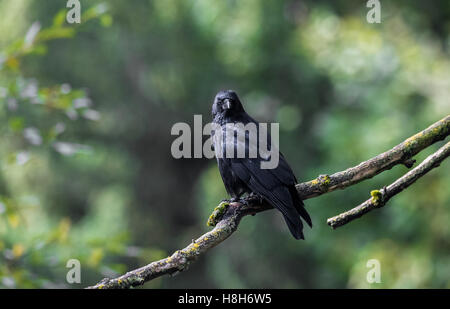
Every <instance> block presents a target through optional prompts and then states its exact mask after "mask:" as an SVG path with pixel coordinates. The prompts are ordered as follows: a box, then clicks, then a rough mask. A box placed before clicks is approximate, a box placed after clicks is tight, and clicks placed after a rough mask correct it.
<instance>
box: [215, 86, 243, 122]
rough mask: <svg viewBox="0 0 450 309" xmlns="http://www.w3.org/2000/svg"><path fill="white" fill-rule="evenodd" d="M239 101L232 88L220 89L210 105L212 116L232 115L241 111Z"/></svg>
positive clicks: (223, 116)
mask: <svg viewBox="0 0 450 309" xmlns="http://www.w3.org/2000/svg"><path fill="white" fill-rule="evenodd" d="M243 111H244V108H243V107H242V104H241V101H240V100H239V98H238V96H237V94H236V92H234V91H233V90H223V91H220V92H219V93H218V94H217V95H216V97H215V98H214V104H213V106H212V116H213V118H216V117H220V118H225V117H233V116H235V115H238V114H239V113H241V112H243Z"/></svg>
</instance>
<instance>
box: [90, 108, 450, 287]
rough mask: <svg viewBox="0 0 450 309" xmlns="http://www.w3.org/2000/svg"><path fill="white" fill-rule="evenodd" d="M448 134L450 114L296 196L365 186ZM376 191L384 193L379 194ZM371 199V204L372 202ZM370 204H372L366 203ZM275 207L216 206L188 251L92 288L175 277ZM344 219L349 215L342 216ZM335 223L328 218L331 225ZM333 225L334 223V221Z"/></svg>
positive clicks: (247, 202)
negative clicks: (245, 222) (251, 217)
mask: <svg viewBox="0 0 450 309" xmlns="http://www.w3.org/2000/svg"><path fill="white" fill-rule="evenodd" d="M449 133H450V115H449V116H447V117H445V118H443V119H441V120H440V121H438V122H436V123H434V124H433V125H431V126H430V127H428V128H427V129H425V130H423V131H421V132H419V133H417V134H415V135H414V136H412V137H410V138H408V139H407V140H405V141H404V142H403V143H401V144H399V145H397V146H395V147H394V148H392V149H391V150H388V151H386V152H384V153H382V154H380V155H378V156H376V157H374V158H372V159H370V160H367V161H364V162H362V163H360V164H359V165H357V166H355V167H351V168H348V169H346V170H345V171H342V172H338V173H335V174H332V175H331V176H329V175H320V176H319V177H317V178H316V179H313V180H311V181H308V182H305V183H301V184H298V185H297V186H296V188H297V192H298V194H299V196H300V197H301V198H302V199H308V198H312V197H316V196H319V195H322V194H324V193H328V192H332V191H334V190H337V189H344V188H347V187H348V186H351V185H353V184H356V183H358V182H361V181H363V180H365V179H369V178H372V177H373V176H375V175H377V174H379V173H381V172H383V171H385V170H388V169H391V168H392V167H393V166H395V165H398V164H404V165H405V166H407V167H412V165H413V164H414V162H415V161H414V160H412V157H413V156H414V155H416V154H417V153H419V152H420V151H421V150H423V149H424V148H427V147H428V146H430V145H431V144H433V143H436V142H437V141H440V140H443V139H445V138H446V137H447V136H448V135H449ZM448 148H449V143H447V144H446V145H445V146H444V147H442V148H441V149H440V150H439V151H438V152H436V153H435V154H433V155H432V156H430V157H429V158H427V159H426V160H425V161H424V162H423V163H422V164H420V165H419V166H417V167H416V168H415V169H413V170H412V171H410V172H409V173H407V174H406V175H405V176H404V177H402V178H400V179H399V180H397V181H396V182H394V183H393V184H392V185H390V186H389V187H388V188H386V191H383V193H380V194H381V196H379V194H378V193H374V194H375V195H376V196H379V198H378V199H376V198H375V200H377V201H378V203H379V204H378V205H381V204H383V205H384V204H385V203H386V202H387V201H388V200H389V199H390V198H391V197H392V196H393V195H395V194H397V193H399V192H401V191H402V190H403V189H405V188H406V187H408V186H409V185H410V184H411V183H413V182H414V181H415V180H416V179H417V178H419V177H421V176H422V175H423V174H425V173H427V172H428V171H429V170H431V169H432V168H434V167H436V166H437V165H439V163H440V162H442V160H444V159H445V158H446V157H447V156H448V152H449V150H448ZM408 175H409V176H408ZM393 186H394V187H393ZM374 192H375V191H374ZM376 192H381V191H377V190H376ZM369 201H372V199H371V200H369ZM365 203H367V201H366V202H365ZM365 203H363V204H362V205H360V206H358V207H362V208H364V207H363V205H364V204H365ZM358 207H357V208H358ZM378 207H380V206H378ZM271 208H272V206H270V205H269V204H267V203H265V202H263V201H259V199H258V198H257V197H254V196H249V197H247V198H245V199H244V201H243V203H241V202H235V203H231V204H229V205H225V204H223V203H221V204H220V205H219V206H218V207H216V209H215V210H214V212H213V214H212V215H211V217H210V219H209V220H208V224H210V225H215V227H214V229H212V230H211V231H209V232H207V233H206V234H204V235H202V236H200V237H199V238H198V239H196V240H195V241H193V242H192V243H191V244H189V245H188V246H187V247H186V248H184V249H182V250H178V251H176V252H175V253H174V254H172V255H171V256H169V257H167V258H165V259H162V260H159V261H156V262H153V263H150V264H148V265H146V266H144V267H141V268H139V269H136V270H132V271H130V272H128V273H126V274H125V275H122V276H120V277H118V278H115V279H109V278H105V279H103V280H102V281H101V282H99V283H98V284H96V285H95V286H92V287H88V288H94V289H102V288H103V289H114V288H130V287H134V286H139V285H142V284H144V283H145V282H147V281H150V280H152V279H155V278H157V277H160V276H163V275H166V274H169V275H173V274H176V273H178V272H181V271H184V270H186V269H187V268H188V266H189V264H190V263H192V262H193V261H195V260H196V259H197V258H198V257H199V256H200V255H201V254H203V253H205V252H206V251H208V250H209V249H211V248H212V247H214V246H216V245H218V244H219V243H221V242H222V241H224V240H225V239H227V238H228V237H229V236H230V235H231V234H232V233H233V232H234V231H236V229H237V227H238V225H239V222H240V220H241V219H242V217H244V216H246V215H249V214H256V213H258V212H262V211H265V210H268V209H271ZM364 209H366V208H364ZM351 211H353V210H351ZM351 211H350V212H351ZM364 211H365V212H364ZM368 211H370V210H360V211H359V212H358V213H357V214H358V215H359V216H361V215H362V214H364V213H367V212H368ZM343 215H344V214H342V215H339V216H343ZM339 216H338V217H339ZM344 217H345V218H347V219H348V218H351V216H350V215H348V216H344ZM356 217H358V216H355V217H353V218H352V219H350V220H353V219H354V218H356ZM332 219H333V218H332ZM332 219H329V221H330V220H332ZM347 219H343V220H347ZM350 220H348V221H350ZM332 221H333V222H334V220H332ZM348 221H347V222H348ZM336 222H337V219H336ZM329 224H330V223H329Z"/></svg>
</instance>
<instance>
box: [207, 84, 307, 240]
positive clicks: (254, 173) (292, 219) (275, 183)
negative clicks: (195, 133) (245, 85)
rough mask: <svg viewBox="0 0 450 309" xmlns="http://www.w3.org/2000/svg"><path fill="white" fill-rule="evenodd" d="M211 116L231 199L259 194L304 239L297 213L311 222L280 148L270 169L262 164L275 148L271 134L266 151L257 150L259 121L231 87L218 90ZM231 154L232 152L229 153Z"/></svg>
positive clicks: (217, 154)
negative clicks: (243, 151)
mask: <svg viewBox="0 0 450 309" xmlns="http://www.w3.org/2000/svg"><path fill="white" fill-rule="evenodd" d="M212 116H213V132H212V136H213V137H212V140H213V146H214V151H215V154H216V158H217V163H218V165H219V171H220V175H221V176H222V180H223V183H224V185H225V188H226V190H227V192H228V194H230V195H231V197H232V200H238V199H239V198H240V197H241V196H242V195H243V194H244V193H249V194H256V195H258V196H260V197H261V198H263V199H264V200H266V201H267V202H268V203H269V204H271V205H272V206H273V207H274V208H276V209H278V210H279V211H280V212H281V213H282V214H283V216H284V219H285V221H286V223H287V225H288V227H289V230H290V231H291V233H292V235H293V236H294V237H295V238H296V239H300V238H301V239H304V236H303V224H302V221H301V219H300V217H302V218H303V219H304V220H305V221H306V223H308V225H309V226H310V227H312V223H311V218H310V217H309V214H308V213H307V212H306V210H305V208H304V204H303V202H302V200H301V199H300V198H299V196H298V194H297V191H296V189H295V185H296V183H297V179H296V177H295V175H294V173H293V172H292V169H291V168H290V167H289V164H288V163H287V162H286V160H285V158H284V157H283V155H282V154H281V152H279V151H278V150H275V151H276V152H277V153H276V154H277V155H279V156H278V165H277V166H276V167H275V168H272V169H263V168H261V163H262V162H263V161H266V162H267V161H268V160H270V157H269V156H268V154H269V153H270V150H272V149H274V148H271V144H270V141H271V137H270V134H269V133H267V136H266V139H267V148H266V149H268V151H260V149H258V148H261V149H262V150H264V149H263V148H265V147H262V146H261V142H262V140H260V138H259V131H260V126H259V123H258V122H256V121H255V120H254V119H253V118H251V117H250V116H249V115H248V114H247V113H246V112H245V110H244V108H243V106H242V103H241V101H240V100H239V98H238V96H237V94H236V93H235V92H234V91H232V90H226V91H220V92H219V93H218V94H217V95H216V97H215V99H214V104H213V106H212ZM236 124H242V125H244V126H245V128H246V129H245V130H243V129H242V126H236ZM248 124H255V126H254V127H256V129H257V131H258V134H256V140H255V134H253V135H252V134H249V130H247V128H251V127H252V126H246V125H248ZM230 125H231V126H230ZM233 125H234V126H233ZM214 126H215V127H216V128H215V129H214ZM227 127H228V128H230V127H232V128H233V129H232V130H233V131H230V129H228V130H227ZM214 130H215V131H214ZM242 130H243V131H242ZM217 131H219V132H217ZM227 132H228V133H229V134H228V138H227ZM230 132H231V134H230ZM218 133H220V134H218ZM231 135H233V136H231ZM239 136H240V137H241V138H239ZM230 137H231V138H230ZM239 147H242V148H243V149H244V150H245V155H244V156H242V155H241V156H239V155H237V153H238V151H239ZM272 147H274V146H272ZM227 148H228V149H231V150H232V151H229V150H227ZM252 150H253V151H255V150H258V151H257V152H256V155H255V153H254V152H253V155H251V153H252ZM231 154H233V155H232V157H231ZM241 154H242V152H241ZM271 154H273V152H271Z"/></svg>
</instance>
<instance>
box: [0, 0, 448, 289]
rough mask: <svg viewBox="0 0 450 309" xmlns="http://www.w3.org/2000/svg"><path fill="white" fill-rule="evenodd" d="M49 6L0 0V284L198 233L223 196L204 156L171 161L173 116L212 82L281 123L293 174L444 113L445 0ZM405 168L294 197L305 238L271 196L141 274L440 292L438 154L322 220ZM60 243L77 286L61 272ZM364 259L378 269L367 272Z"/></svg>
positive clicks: (221, 282)
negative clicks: (380, 192)
mask: <svg viewBox="0 0 450 309" xmlns="http://www.w3.org/2000/svg"><path fill="white" fill-rule="evenodd" d="M106 4H107V5H106ZM65 5H66V2H65V1H54V0H52V1H27V0H0V16H1V18H0V54H1V55H2V56H1V57H0V59H1V60H0V63H1V64H0V120H1V121H0V132H1V135H0V136H1V140H0V164H1V166H0V287H6V288H31V287H41V288H52V287H68V288H70V287H72V288H73V287H85V286H87V285H91V284H94V283H95V282H97V281H99V280H100V279H101V278H103V277H105V276H109V277H111V276H117V275H118V274H121V273H123V272H126V271H128V270H131V269H134V268H136V267H138V266H142V265H145V264H147V263H149V262H151V261H153V260H156V259H160V258H163V257H165V256H167V255H168V254H171V253H172V252H173V251H175V250H177V249H181V248H183V247H184V246H186V245H187V244H188V243H190V242H191V240H192V239H193V238H196V237H198V236H200V235H201V234H202V233H204V232H206V231H207V230H208V229H209V228H208V227H207V226H206V220H207V218H208V216H209V214H210V213H211V212H212V210H213V208H214V207H215V206H216V205H217V204H218V203H219V201H220V200H221V199H223V198H226V197H227V196H226V193H225V190H224V187H223V184H222V181H221V179H220V175H219V172H218V169H217V166H216V162H215V160H214V159H212V160H207V159H180V160H176V159H174V158H173V157H172V155H171V152H170V147H171V144H172V142H173V140H174V139H175V136H172V135H171V134H170V130H171V127H172V126H173V125H174V124H175V123H177V122H186V123H189V124H191V125H192V124H193V119H194V118H193V115H194V114H200V115H203V123H204V124H205V123H206V122H209V121H210V117H211V116H210V114H211V104H212V100H213V98H214V95H215V94H216V93H217V92H218V91H219V90H222V89H234V90H236V91H237V92H238V94H239V95H240V97H241V99H242V101H243V104H244V106H245V108H246V110H247V111H248V112H249V114H250V115H252V116H253V117H254V118H256V119H257V120H259V121H261V122H279V123H280V148H281V150H282V151H283V153H284V155H285V157H286V158H287V160H288V161H289V163H290V164H291V166H292V168H293V169H294V171H295V173H296V175H297V178H298V179H299V181H307V180H310V179H313V178H315V177H317V176H318V175H319V174H325V173H328V174H330V173H334V172H337V171H340V170H342V169H345V168H347V167H350V166H354V165H356V164H358V163H360V162H361V161H364V160H367V159H369V158H370V157H372V156H375V155H377V154H379V153H381V152H383V151H386V150H388V149H389V148H391V147H393V146H395V145H396V144H398V143H400V142H401V141H403V140H404V139H406V138H407V137H409V136H411V135H412V134H414V133H416V132H418V131H419V130H422V129H424V128H425V127H427V126H428V125H430V124H432V123H433V122H435V121H437V120H439V119H441V118H443V117H444V116H446V115H447V114H449V111H450V102H449V97H450V59H449V53H450V51H449V49H450V35H449V33H450V31H449V30H450V18H449V15H450V2H449V1H433V2H431V1H429V2H424V1H396V2H395V3H393V2H392V1H381V23H379V24H369V23H368V22H367V21H366V14H367V12H368V11H369V8H367V7H366V2H365V1H312V0H311V1H294V0H286V1H256V0H251V1H231V0H230V1H209V0H199V1H176V0H164V1H144V0H140V1H137V0H131V1H118V0H114V1H105V3H104V4H101V1H81V11H82V18H81V24H79V25H69V24H68V23H67V22H66V20H65V14H66V9H65ZM36 21H38V22H39V23H40V24H39V25H40V28H39V26H38V24H36V23H34V22H36ZM32 25H34V26H32ZM33 27H34V28H33ZM33 29H35V30H37V29H39V32H38V33H37V34H36V35H35V36H33V35H32V34H33ZM27 33H28V34H27ZM441 144H442V143H440V144H437V145H434V146H433V147H430V149H427V150H425V151H424V152H423V153H421V154H420V155H418V156H417V159H418V160H422V159H423V158H425V157H426V156H427V155H429V154H430V153H432V151H433V150H436V149H437V148H438V147H439V145H441ZM406 171H407V169H406V167H404V166H397V167H394V168H393V169H392V170H390V171H387V172H385V173H383V174H381V175H379V176H377V177H376V178H374V179H372V180H368V181H365V182H364V183H361V184H358V185H355V186H352V187H350V188H348V189H346V190H345V191H339V192H333V193H331V194H326V195H324V196H321V197H319V198H314V199H310V200H307V201H306V202H305V204H306V205H307V206H306V207H307V210H308V212H309V213H310V214H311V217H312V219H313V223H314V227H313V229H311V230H310V229H308V228H307V229H306V232H305V236H306V240H305V241H296V240H295V239H294V238H293V237H292V236H291V235H290V233H289V232H288V230H287V228H286V226H285V224H284V221H283V219H282V217H281V216H280V214H279V213H277V212H275V211H268V212H265V213H262V214H258V215H257V216H255V217H246V218H244V219H243V221H242V223H241V225H240V227H239V230H238V231H237V232H236V233H235V234H233V236H232V237H231V238H230V239H228V240H227V241H225V242H224V243H222V244H221V245H220V246H218V247H216V248H214V249H213V250H211V251H210V252H208V253H207V254H206V255H205V256H202V257H201V258H200V259H199V260H198V261H197V262H196V263H194V264H192V265H191V267H190V269H189V270H188V271H186V272H184V273H181V274H179V275H178V276H176V277H172V278H171V277H165V278H160V279H157V280H154V281H152V282H150V283H148V284H146V285H145V286H144V287H147V288H345V287H351V288H377V287H381V288H428V287H434V288H449V287H450V281H449V278H448V274H449V273H450V259H449V258H448V257H449V254H450V241H449V239H450V227H449V222H450V211H449V206H450V190H449V189H448V188H449V183H450V173H449V166H448V162H444V163H443V164H442V165H441V167H440V168H438V169H435V170H433V171H432V172H431V173H429V174H428V175H426V176H425V177H423V178H422V179H420V180H419V181H418V182H417V183H416V184H414V185H413V186H412V187H411V188H409V189H408V190H406V191H405V192H403V193H401V194H400V195H398V196H396V197H395V198H394V199H393V200H391V201H390V202H389V204H388V205H387V206H386V207H385V208H383V209H381V210H377V211H374V212H372V213H370V214H369V215H367V216H364V217H363V218H361V219H359V220H357V221H354V222H353V223H350V224H349V225H347V226H345V227H343V228H340V229H338V230H335V231H333V230H331V229H330V228H329V227H328V226H327V225H326V219H327V218H328V217H331V216H334V215H336V214H338V213H340V212H342V211H344V210H347V209H349V208H352V207H354V206H356V205H358V204H359V203H361V202H362V201H364V200H366V199H367V198H368V197H369V192H370V190H373V189H378V188H380V187H382V186H384V185H388V184H390V183H391V182H393V181H394V180H395V179H397V178H398V177H400V176H401V175H403V174H404V173H405V172H406ZM72 258H74V259H78V260H79V261H80V262H81V266H82V273H81V280H82V281H81V284H73V285H70V284H68V283H67V282H66V272H67V271H68V269H67V268H66V267H65V266H66V262H67V260H69V259H72ZM370 259H377V260H379V261H380V265H381V280H382V282H381V283H378V284H369V283H368V282H367V280H366V274H367V272H368V271H369V268H367V267H366V263H367V261H368V260H370Z"/></svg>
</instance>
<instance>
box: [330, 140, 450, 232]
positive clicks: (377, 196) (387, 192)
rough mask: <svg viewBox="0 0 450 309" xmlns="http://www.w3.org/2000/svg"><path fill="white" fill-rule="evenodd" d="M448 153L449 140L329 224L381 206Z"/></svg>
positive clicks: (435, 165) (347, 221) (449, 151)
mask: <svg viewBox="0 0 450 309" xmlns="http://www.w3.org/2000/svg"><path fill="white" fill-rule="evenodd" d="M449 155H450V142H448V143H447V144H445V145H444V146H443V147H441V148H440V149H439V150H438V151H436V152H435V153H433V154H432V155H430V156H429V157H427V158H426V159H425V160H424V161H423V162H422V163H421V164H420V165H418V166H417V167H416V168H414V169H413V170H411V171H409V172H408V173H407V174H405V175H404V176H403V177H400V178H399V179H397V180H396V181H395V182H394V183H392V184H391V185H389V186H388V187H384V188H383V189H380V190H373V191H371V192H370V194H371V195H372V198H370V199H368V200H367V201H365V202H364V203H362V204H361V205H359V206H357V207H355V208H353V209H351V210H349V211H346V212H344V213H342V214H340V215H337V216H335V217H332V218H330V219H328V220H327V223H328V225H329V226H331V227H332V228H333V229H335V228H337V227H340V226H342V225H344V224H347V223H349V222H350V221H353V220H354V219H357V218H359V217H361V216H362V215H364V214H366V213H368V212H369V211H372V210H374V209H377V208H381V207H383V206H384V205H386V203H387V202H388V201H389V200H390V199H391V198H392V197H393V196H394V195H396V194H398V193H400V192H402V191H403V190H404V189H406V188H408V187H409V186H410V185H412V184H413V183H414V182H415V181H416V180H417V179H419V178H420V177H422V176H423V175H425V174H426V173H428V172H429V171H431V170H432V169H433V168H435V167H438V166H439V164H440V163H441V162H442V161H443V160H444V159H445V158H447V157H448V156H449Z"/></svg>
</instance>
